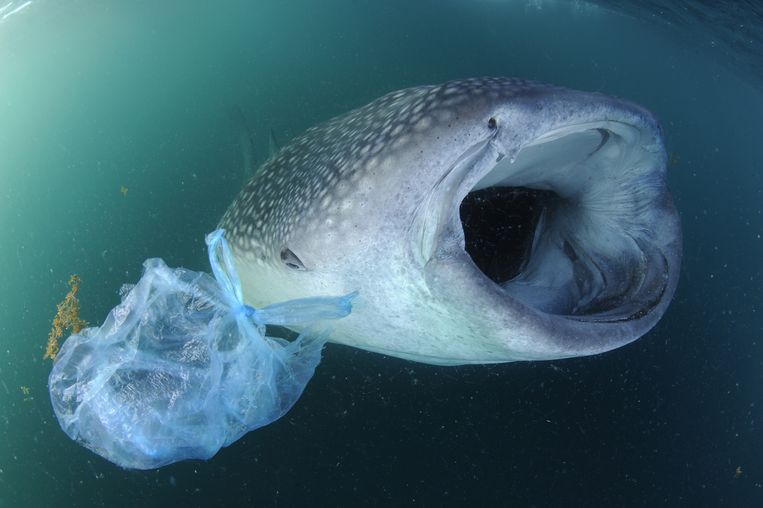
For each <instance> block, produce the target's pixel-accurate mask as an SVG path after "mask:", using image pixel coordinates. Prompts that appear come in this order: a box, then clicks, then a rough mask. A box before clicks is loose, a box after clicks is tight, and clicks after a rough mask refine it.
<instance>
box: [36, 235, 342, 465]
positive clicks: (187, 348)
mask: <svg viewBox="0 0 763 508" xmlns="http://www.w3.org/2000/svg"><path fill="white" fill-rule="evenodd" d="M207 244H208V246H209V257H210V264H211V265H212V271H213V273H214V275H215V278H212V277H210V276H209V275H207V274H206V273H203V272H193V271H190V270H186V269H183V268H175V269H173V268H169V267H168V266H167V265H166V264H165V263H164V262H163V261H162V260H161V259H149V260H146V262H145V263H144V272H143V276H142V277H141V279H140V280H139V281H138V283H137V284H136V285H134V286H131V287H126V290H125V291H123V297H122V302H121V303H120V304H119V305H118V306H117V307H115V308H114V309H113V310H112V311H111V312H110V313H109V315H108V317H107V318H106V321H105V322H104V323H103V325H101V326H100V327H99V328H86V329H84V330H82V331H81V332H80V333H79V334H74V335H72V336H70V337H69V338H68V339H67V340H66V342H65V343H64V345H63V347H62V349H61V351H60V353H59V355H58V357H57V359H56V362H55V364H54V366H53V370H52V371H51V373H50V378H49V381H48V384H49V388H50V397H51V401H52V403H53V408H54V410H55V413H56V416H57V417H58V421H59V423H60V424H61V428H62V429H63V430H64V432H66V434H68V435H69V437H71V438H72V439H74V440H75V441H77V442H79V443H80V444H82V445H83V446H86V447H87V448H89V449H91V450H92V451H94V452H95V453H97V454H99V455H101V456H103V457H104V458H106V459H108V460H110V461H111V462H113V463H115V464H118V465H120V466H122V467H126V468H136V469H150V468H156V467H160V466H163V465H165V464H169V463H172V462H177V461H179V460H184V459H207V458H209V457H212V456H213V455H214V454H215V453H216V452H217V451H218V450H219V449H220V448H221V447H223V446H227V445H229V444H231V443H232V442H234V441H236V440H237V439H239V438H240V437H241V436H242V435H243V434H245V433H246V432H249V431H251V430H253V429H256V428H258V427H262V426H263V425H267V424H268V423H270V422H272V421H274V420H276V419H278V418H280V417H281V416H283V415H284V414H285V413H286V412H287V411H288V410H289V409H290V408H291V406H292V405H293V404H294V402H295V401H296V400H297V399H298V398H299V396H300V395H301V394H302V391H303V389H304V388H305V385H306V384H307V382H308V381H309V380H310V378H311V377H312V375H313V371H314V369H315V366H316V365H317V364H318V362H319V361H320V357H321V349H322V348H323V345H324V344H325V341H326V336H325V334H323V335H321V334H319V335H307V334H302V335H300V336H299V338H297V339H296V340H294V341H293V342H288V341H285V340H283V339H277V338H271V337H267V336H266V335H265V325H267V324H277V325H286V326H288V325H290V324H294V325H297V324H298V325H300V326H302V327H304V326H307V328H308V329H315V328H314V327H313V328H311V327H310V325H317V323H319V322H321V321H323V320H326V319H336V318H341V317H344V316H346V315H348V314H349V313H350V310H351V305H350V302H351V299H352V298H353V296H354V295H347V296H344V297H337V298H331V297H316V298H309V299H304V300H294V301H288V302H283V303H279V304H276V305H273V306H269V307H265V308H262V309H254V308H252V307H249V306H245V305H243V303H242V300H241V289H240V286H239V280H238V276H237V274H236V270H235V266H234V264H233V260H232V257H231V254H230V251H229V249H228V246H227V243H226V242H225V239H224V237H223V232H222V231H221V230H218V231H215V232H213V233H211V234H210V235H208V236H207Z"/></svg>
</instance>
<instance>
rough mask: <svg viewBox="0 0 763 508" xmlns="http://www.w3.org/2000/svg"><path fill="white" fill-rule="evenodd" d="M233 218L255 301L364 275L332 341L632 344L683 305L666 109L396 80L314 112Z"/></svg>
mask: <svg viewBox="0 0 763 508" xmlns="http://www.w3.org/2000/svg"><path fill="white" fill-rule="evenodd" d="M220 226H221V227H222V228H224V229H225V230H226V236H227V237H228V239H229V241H230V243H231V246H232V248H233V254H234V257H235V261H236V266H237V269H238V273H239V275H240V277H241V284H242V287H243V291H244V297H245V300H246V302H247V303H249V304H250V305H253V306H262V305H266V304H270V303H273V302H277V301H282V300H286V299H292V298H302V297H311V296H321V295H341V294H346V293H350V292H353V291H358V293H359V296H358V298H357V300H356V304H355V306H354V310H353V312H352V314H351V315H350V316H348V317H347V318H344V319H342V320H339V321H337V322H335V323H333V324H332V331H331V340H332V341H335V342H338V343H342V344H346V345H349V346H355V347H359V348H363V349H367V350H370V351H376V352H380V353H384V354H388V355H392V356H397V357H401V358H406V359H410V360H415V361H420V362H426V363H433V364H442V365H456V364H463V363H490V362H507V361H515V360H540V359H555V358H566V357H575V356H583V355H591V354H596V353H600V352H603V351H608V350H611V349H614V348H617V347H619V346H622V345H624V344H627V343H629V342H631V341H633V340H635V339H637V338H638V337H640V336H642V335H643V334H644V333H646V332H647V331H648V330H650V329H651V328H652V327H653V326H654V325H655V324H656V323H657V321H658V320H659V319H660V318H661V317H662V315H663V314H664V312H665V310H666V308H667V306H668V304H669V302H670V300H671V298H672V296H673V293H674V291H675V288H676V284H677V281H678V273H679V269H680V259H681V231H680V223H679V219H678V214H677V212H676V210H675V208H674V206H673V203H672V199H671V196H670V193H669V191H668V188H667V185H666V155H665V149H664V146H663V140H662V134H661V129H660V127H659V125H658V123H657V121H656V120H655V118H654V117H653V116H652V115H651V114H650V113H649V112H648V111H646V110H644V109H642V108H641V107H639V106H636V105H634V104H632V103H630V102H627V101H623V100H619V99H615V98H611V97H607V96H604V95H601V94H598V93H587V92H579V91H573V90H568V89H565V88H560V87H554V86H549V85H545V84H540V83H536V82H530V81H523V80H518V79H509V78H479V79H467V80H462V81H453V82H449V83H445V84H442V85H436V86H421V87H415V88H409V89H405V90H401V91H397V92H393V93H390V94H387V95H385V96H383V97H381V98H379V99H377V100H375V101H374V102H372V103H370V104H368V105H367V106H364V107H361V108H359V109H356V110H354V111H351V112H349V113H347V114H345V115H342V116H339V117H337V118H334V119H332V120H329V121H328V122H326V123H324V124H321V125H319V126H317V127H314V128H312V129H309V130H308V131H307V132H305V134H303V135H302V136H300V137H298V138H296V139H294V140H292V141H291V142H290V143H289V144H288V145H286V146H284V147H283V148H282V149H281V150H280V151H279V152H278V153H277V154H276V155H275V156H274V157H271V158H270V159H269V160H268V161H267V162H266V163H265V164H264V165H263V166H262V167H261V168H259V170H258V171H257V172H256V173H255V175H254V177H253V178H252V179H251V180H250V181H249V183H248V184H246V186H245V187H244V189H243V190H242V191H241V193H240V194H239V196H238V197H237V198H236V199H235V201H234V202H233V204H232V205H231V206H230V208H229V209H228V211H227V212H226V214H225V216H224V217H223V219H222V221H221V224H220Z"/></svg>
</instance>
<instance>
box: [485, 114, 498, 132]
mask: <svg viewBox="0 0 763 508" xmlns="http://www.w3.org/2000/svg"><path fill="white" fill-rule="evenodd" d="M496 127H498V122H497V121H496V120H495V117H492V116H491V117H490V118H488V121H487V128H488V129H490V130H493V129H495V128H496Z"/></svg>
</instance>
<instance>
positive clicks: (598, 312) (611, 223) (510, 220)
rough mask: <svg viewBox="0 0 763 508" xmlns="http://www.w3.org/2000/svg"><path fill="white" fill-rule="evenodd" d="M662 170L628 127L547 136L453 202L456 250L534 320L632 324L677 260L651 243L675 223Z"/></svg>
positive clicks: (607, 124)
mask: <svg viewBox="0 0 763 508" xmlns="http://www.w3.org/2000/svg"><path fill="white" fill-rule="evenodd" d="M663 168H664V155H663V151H662V150H661V149H658V148H656V147H654V146H650V145H649V144H648V143H645V142H644V140H643V139H642V132H641V131H640V130H639V129H637V128H636V127H633V126H631V125H628V124H624V123H619V122H611V121H602V122H597V123H591V124H585V125H573V126H567V127H564V128H562V129H558V130H556V131H553V132H549V133H547V134H545V135H543V136H542V137H541V138H539V139H537V140H535V141H534V142H533V143H531V144H530V145H529V146H526V147H524V148H523V149H522V150H521V151H520V152H519V153H518V154H517V156H516V158H515V160H513V161H509V160H507V159H504V160H501V161H499V162H498V163H497V164H496V165H495V167H493V168H492V170H491V171H490V172H489V173H488V174H487V175H485V176H484V177H482V179H481V180H480V181H479V182H478V183H477V184H476V185H475V186H474V187H473V188H472V189H471V191H470V192H469V193H468V194H467V196H466V197H465V198H464V199H463V200H462V202H461V204H460V214H459V215H460V220H461V226H462V228H463V233H464V248H465V250H466V252H467V253H468V254H469V256H470V257H471V258H472V261H474V263H475V264H476V265H477V267H478V268H479V269H480V270H481V271H482V273H483V274H484V275H485V276H486V277H487V278H489V279H490V280H492V281H493V282H494V283H496V284H498V285H499V286H500V287H501V288H502V289H503V290H504V291H505V292H506V293H507V294H508V295H510V296H511V297H513V298H516V299H518V300H520V301H522V302H523V303H525V304H526V305H529V306H531V307H533V308H535V309H537V310H540V311H542V312H545V313H548V314H555V315H564V316H568V317H571V318H575V319H580V320H587V321H588V320H590V321H610V322H611V321H627V320H630V319H636V318H640V317H642V316H644V315H646V314H648V313H649V312H650V311H651V310H652V309H654V308H655V307H656V306H657V304H658V303H659V302H660V301H661V299H662V297H663V294H664V293H665V290H666V287H667V284H668V280H669V270H671V269H674V268H675V267H674V266H671V263H669V261H668V258H670V259H672V258H673V257H676V256H677V255H678V254H677V253H670V252H668V253H667V254H666V253H665V252H664V250H665V249H664V245H663V244H664V243H665V238H662V237H661V236H660V232H661V231H664V230H665V225H666V224H667V225H675V224H677V217H676V214H675V210H674V209H673V208H672V205H670V204H669V197H666V195H667V191H666V189H665V186H664V182H663V178H662V175H661V171H662V170H663ZM671 240H672V239H671Z"/></svg>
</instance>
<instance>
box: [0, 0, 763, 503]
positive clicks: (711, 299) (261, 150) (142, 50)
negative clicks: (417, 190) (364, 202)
mask: <svg viewBox="0 0 763 508" xmlns="http://www.w3.org/2000/svg"><path fill="white" fill-rule="evenodd" d="M759 5H760V4H757V3H754V2H733V3H732V2H709V1H707V2H703V1H694V2H689V1H682V2H668V1H667V0H666V1H665V2H660V1H657V0H651V1H632V2H627V1H611V2H609V1H604V0H602V1H598V2H592V3H589V2H584V1H569V2H564V1H540V0H535V1H520V0H517V1H510V0H483V1H467V0H407V1H403V0H383V1H382V0H379V1H370V0H354V1H353V0H328V1H322V2H318V1H307V0H291V1H276V0H257V1H254V0H252V1H243V0H238V1H221V2H201V1H180V0H166V1H144V0H135V1H130V2H125V1H118V0H113V1H111V0H101V1H96V0H71V1H57V2H54V1H52V0H47V1H46V0H32V1H28V0H26V1H21V0H13V1H8V0H4V1H3V0H0V267H2V271H0V507H6V506H7V507H11V506H12V507H26V506H57V507H59V506H60V507H65V506H78V507H83V506H107V507H112V506H113V507H117V506H142V507H154V506H156V507H158V506H175V505H182V506H279V505H280V506H295V505H310V506H380V505H422V506H446V505H447V506H463V505H465V504H466V503H478V504H480V505H486V506H539V507H540V506H733V507H748V506H749V507H755V506H763V426H762V423H761V422H763V269H762V268H761V260H762V259H763V163H761V161H762V160H763V135H762V134H761V128H760V119H761V118H763V36H762V35H761V34H762V33H763V13H762V11H761V7H760V6H759ZM486 75H494V76H518V77H523V78H531V79H537V80H541V81H547V82H551V83H554V84H558V85H563V86H566V87H570V88H575V89H582V90H596V91H601V92H603V93H606V94H609V95H615V96H619V97H623V98H627V99H630V100H632V101H635V102H637V103H639V104H641V105H643V106H645V107H647V108H648V109H650V110H651V111H653V112H654V113H655V114H656V115H657V117H658V118H659V119H660V120H661V122H662V124H663V127H664V130H665V136H666V142H667V148H668V152H669V154H670V166H669V181H670V187H671V190H672V193H673V196H674V199H675V201H676V205H677V207H678V209H679V212H680V214H681V217H682V221H683V228H684V261H683V268H682V276H681V282H680V284H679V288H678V292H677V294H676V297H675V299H674V302H673V304H672V306H671V307H670V309H669V310H668V312H667V314H666V315H665V317H664V318H663V319H662V321H661V322H660V323H659V324H658V326H657V327H656V328H655V329H654V330H652V331H651V332H650V333H649V334H647V335H646V336H645V337H643V338H642V339H640V340H638V341H636V342H635V343H633V344H631V345H629V346H626V347H623V348H621V349H618V350H615V351H613V352H610V353H607V354H604V355H599V356H595V357H589V358H580V359H573V360H565V361H553V362H533V363H510V364H503V365H490V366H465V367H447V368H446V367H433V366H428V365H422V364H417V363H411V362H407V361H403V360H399V359H395V358H389V357H386V356H382V355H378V354H372V353H367V352H364V351H360V350H355V349H351V348H347V347H343V346H337V345H329V346H327V347H326V349H325V350H324V354H323V360H322V362H321V364H320V365H319V366H318V368H317V370H316V374H315V377H314V378H313V380H312V381H311V383H310V384H309V385H308V386H307V389H306V390H305V393H304V395H303V396H302V398H301V399H300V400H299V401H298V402H297V404H296V405H295V407H294V408H293V409H292V410H291V411H290V412H289V413H288V414H287V415H286V416H285V417H283V418H282V419H281V420H279V421H277V422H275V423H273V424H271V425H269V426H267V427H265V428H262V429H260V430H257V431H255V432H253V433H250V434H248V435H247V436H245V437H244V438H243V439H241V440H240V441H238V442H236V443H235V444H233V445H232V446H230V447H228V448H225V449H223V450H221V451H220V452H219V453H218V454H217V455H216V456H215V457H214V458H213V459H211V460H209V461H206V462H201V461H192V462H183V463H179V464H175V465H171V466H168V467H164V468H162V469H159V470H155V471H142V472H135V471H126V470H122V469H119V468H118V467H116V466H114V465H112V464H110V463H109V462H107V461H105V460H103V459H101V458H100V457H98V456H96V455H94V454H93V453H91V452H89V451H87V450H86V449H84V448H82V447H81V446H79V445H77V444H76V443H74V442H73V441H71V440H69V438H68V437H66V435H65V434H64V433H63V432H62V431H61V429H60V428H59V426H58V423H57V421H56V418H55V416H54V414H53V411H52V408H51V406H50V401H49V399H48V391H47V375H48V373H49V371H50V368H51V363H50V361H48V360H45V361H43V359H42V356H43V353H44V350H45V342H46V339H47V335H48V331H49V330H50V325H51V321H52V318H53V315H54V314H55V309H56V303H58V302H59V301H60V300H61V299H62V298H63V296H64V295H65V294H66V292H67V290H68V286H67V281H68V280H69V276H70V275H71V274H73V273H77V274H79V275H80V276H81V278H82V281H83V282H82V286H81V289H80V293H79V297H80V300H81V303H82V317H83V318H84V319H86V320H88V321H89V322H90V323H91V324H96V325H97V324H100V323H101V322H102V321H103V319H104V318H105V317H106V314H107V313H108V311H109V310H110V309H111V308H112V307H113V306H114V305H116V304H117V303H118V301H119V295H118V290H119V287H120V286H121V285H122V284H123V283H126V282H129V283H134V282H135V281H137V279H138V278H139V276H140V272H141V264H142V262H143V260H144V259H146V258H149V257H162V258H163V259H164V260H165V261H166V262H167V263H168V264H169V265H170V266H185V267H187V268H190V269H193V270H206V271H208V269H209V268H208V264H207V260H206V249H205V245H204V234H205V233H207V232H209V231H211V230H212V229H214V227H215V225H216V223H217V221H218V220H219V218H220V217H221V215H222V213H223V212H224V210H225V209H226V208H227V206H228V204H229V203H230V201H231V200H232V199H233V197H234V196H235V194H236V193H237V192H238V190H239V189H240V187H241V186H242V183H243V181H244V180H245V179H246V178H247V177H248V175H250V174H251V171H253V170H254V169H255V168H256V166H257V165H258V164H259V163H261V162H262V161H264V160H265V159H266V158H267V156H268V154H269V145H270V139H271V137H274V138H275V139H276V140H277V141H278V142H280V143H282V144H283V143H285V142H287V141H288V140H289V139H290V138H291V137H293V136H295V135H297V134H299V133H301V132H302V131H303V130H304V129H306V128H308V127H310V126H312V125H315V124H316V123H318V122H321V121H323V120H326V119H328V118H330V117H332V116H334V115H337V114H339V113H343V112H345V111H347V110H349V109H352V108H355V107H358V106H361V105H363V104H365V103H367V102H369V101H370V100H372V99H374V98H376V97H378V96H380V95H382V94H384V93H386V92H388V91H391V90H395V89H399V88H404V87H408V86H415V85H421V84H433V83H439V82H442V81H446V80H450V79H457V78H464V77H471V76H486ZM271 133H272V134H271Z"/></svg>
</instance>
